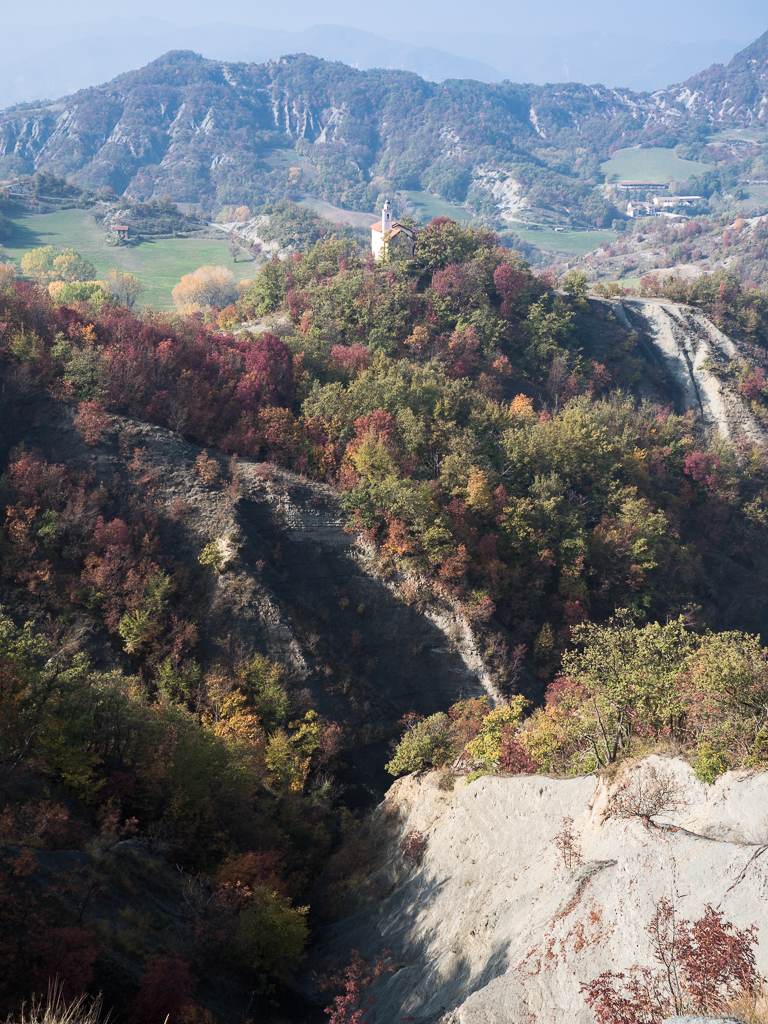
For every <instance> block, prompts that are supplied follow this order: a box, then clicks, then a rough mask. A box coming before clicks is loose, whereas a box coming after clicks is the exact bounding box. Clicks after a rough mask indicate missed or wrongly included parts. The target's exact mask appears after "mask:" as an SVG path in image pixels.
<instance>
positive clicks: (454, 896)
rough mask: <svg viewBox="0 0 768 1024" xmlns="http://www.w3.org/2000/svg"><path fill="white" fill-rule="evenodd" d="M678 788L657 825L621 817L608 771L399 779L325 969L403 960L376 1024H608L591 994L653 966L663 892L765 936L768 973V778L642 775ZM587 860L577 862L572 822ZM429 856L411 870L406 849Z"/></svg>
mask: <svg viewBox="0 0 768 1024" xmlns="http://www.w3.org/2000/svg"><path fill="white" fill-rule="evenodd" d="M631 770H632V771H633V772H635V773H636V774H637V775H638V777H639V778H645V779H646V781H647V775H648V772H649V771H650V770H653V771H655V772H656V773H657V776H658V777H659V778H663V779H666V780H667V782H668V784H669V787H668V788H669V790H670V793H671V799H667V801H666V803H667V805H668V806H672V807H673V808H674V807H675V805H676V809H672V810H669V811H668V812H667V813H666V814H663V813H662V814H659V815H656V817H654V818H653V821H655V822H656V823H658V824H659V825H661V826H662V827H648V826H647V825H645V824H644V823H643V821H642V819H641V818H639V817H630V818H619V817H616V816H611V815H609V814H608V809H609V801H610V799H611V794H612V792H613V791H615V788H616V784H615V783H614V784H613V787H611V788H609V787H608V786H607V785H606V784H605V783H604V782H603V781H601V780H599V779H596V778H595V777H593V776H588V777H582V778H574V779H552V778H548V777H545V776H517V777H502V776H486V777H484V778H481V779H478V780H477V781H475V782H473V783H470V784H467V783H466V782H465V781H464V780H463V779H459V780H457V781H456V785H455V788H454V790H453V791H447V790H446V789H444V788H440V786H439V782H440V778H441V776H440V775H439V773H436V772H433V773H430V774H428V775H423V776H421V777H416V776H408V777H406V778H403V779H400V780H398V781H397V782H395V783H394V785H393V786H392V787H391V789H390V790H389V792H388V793H387V796H386V798H385V799H384V801H383V802H382V803H381V804H380V805H379V807H378V808H377V810H376V812H375V815H374V824H373V847H374V849H375V850H376V857H377V859H376V861H375V863H373V864H372V865H371V872H370V875H369V877H368V878H367V879H366V881H365V882H364V883H363V884H362V885H360V886H359V887H358V889H357V890H356V894H355V896H354V897H353V898H352V899H351V900H350V901H349V903H348V904H347V906H346V907H345V908H344V911H343V913H342V916H341V919H340V920H339V921H337V922H336V923H335V924H334V925H333V926H331V927H329V928H327V929H326V931H325V933H324V935H323V936H322V937H321V944H320V950H319V953H318V958H320V959H321V958H323V957H340V956H344V955H347V954H348V952H349V950H350V949H352V948H354V949H357V950H359V951H360V952H361V953H363V955H364V956H366V957H367V958H369V959H370V960H372V959H373V958H374V957H375V956H376V955H377V954H378V953H380V952H381V951H382V950H385V949H390V950H392V955H393V959H394V961H395V963H396V964H397V966H398V969H397V970H396V972H395V973H392V974H389V975H386V976H384V977H383V978H382V979H381V980H380V981H379V983H378V984H377V986H376V996H377V1001H376V1004H375V1009H374V1015H373V1019H374V1020H375V1021H376V1022H377V1024H391V1022H394V1021H404V1020H406V1019H409V1018H410V1019H415V1020H416V1021H417V1022H418V1024H428V1022H437V1021H440V1022H442V1024H502V1022H503V1024H593V1021H594V1016H593V1014H592V1011H591V1010H590V1008H589V1007H588V1005H587V1004H586V1002H585V999H584V995H583V993H582V992H581V991H580V989H581V986H582V985H583V984H584V983H586V982H590V981H591V980H592V979H594V978H595V977H597V975H599V974H600V973H602V972H603V971H608V970H610V971H621V970H626V969H627V968H629V967H631V966H632V965H634V964H639V965H648V966H654V961H653V953H652V948H651V944H650V939H649V936H648V933H647V931H646V927H647V925H648V922H649V920H650V918H651V915H652V914H653V912H654V902H655V901H658V900H659V899H660V898H661V897H666V898H668V899H669V900H671V901H673V902H674V903H675V905H676V907H677V910H678V913H679V915H680V917H681V918H684V919H688V920H695V919H696V918H698V917H700V916H701V915H702V913H703V912H704V909H705V906H706V905H707V904H710V905H711V906H712V907H714V908H715V909H716V910H720V911H722V913H723V915H724V918H725V920H726V921H730V922H732V923H733V924H734V925H735V926H736V927H738V928H747V927H749V926H751V925H756V926H757V927H758V939H759V940H762V941H761V942H760V945H759V946H758V947H757V951H756V955H757V966H758V969H759V970H760V972H761V973H762V974H768V901H767V897H768V855H767V854H766V851H768V845H766V844H768V773H766V774H760V773H756V772H746V771H741V772H729V773H727V774H725V775H724V776H722V777H721V778H719V779H718V780H717V781H716V782H715V784H714V785H712V786H708V785H705V784H704V783H702V782H700V781H699V780H698V779H696V777H695V776H694V774H693V771H692V769H691V767H690V766H689V765H688V764H687V763H686V762H685V761H683V760H681V759H667V758H660V757H657V756H653V757H650V758H648V759H647V760H645V761H642V762H639V763H638V764H637V765H635V766H634V767H633V768H632V769H631ZM568 817H569V818H572V819H573V826H572V828H573V831H574V832H575V833H576V835H577V842H578V845H579V846H580V849H581V856H580V858H579V862H578V863H576V862H575V861H574V862H573V863H572V864H571V866H570V867H569V866H567V864H566V863H565V862H564V857H563V855H562V852H561V851H560V850H559V849H558V847H557V844H556V838H557V836H558V834H559V833H560V832H561V831H562V829H563V821H564V819H565V818H568ZM414 829H416V830H418V831H419V832H420V833H422V834H423V836H424V838H425V840H426V845H425V847H424V853H423V859H422V861H421V863H420V864H419V865H417V866H411V865H409V863H408V862H407V861H406V860H405V859H404V858H403V855H402V852H401V845H402V843H403V840H404V838H405V837H406V836H407V835H408V834H409V833H410V832H412V830H414Z"/></svg>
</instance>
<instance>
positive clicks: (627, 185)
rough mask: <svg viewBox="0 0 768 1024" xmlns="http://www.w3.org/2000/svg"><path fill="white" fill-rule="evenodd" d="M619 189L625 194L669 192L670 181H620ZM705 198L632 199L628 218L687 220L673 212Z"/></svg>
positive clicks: (658, 197)
mask: <svg viewBox="0 0 768 1024" xmlns="http://www.w3.org/2000/svg"><path fill="white" fill-rule="evenodd" d="M617 188H620V189H623V190H624V191H625V192H632V191H635V190H637V191H640V190H642V191H643V192H647V191H648V190H649V189H659V190H661V191H665V192H667V191H669V182H668V181H620V182H619V183H618V185H617ZM702 199H703V196H669V195H667V196H654V197H653V199H652V200H650V201H646V200H637V199H630V201H629V202H628V203H627V216H628V217H667V218H669V219H670V220H685V216H684V215H683V214H682V213H673V212H671V211H673V210H675V209H677V208H678V207H680V206H693V204H694V203H698V202H701V201H702Z"/></svg>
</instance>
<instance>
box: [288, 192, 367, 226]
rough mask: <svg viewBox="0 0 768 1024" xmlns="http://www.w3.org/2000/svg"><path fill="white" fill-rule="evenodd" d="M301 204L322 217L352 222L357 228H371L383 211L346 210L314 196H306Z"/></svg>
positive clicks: (341, 221)
mask: <svg viewBox="0 0 768 1024" xmlns="http://www.w3.org/2000/svg"><path fill="white" fill-rule="evenodd" d="M301 205H302V206H306V207H308V208H309V209H310V210H312V211H313V212H314V213H316V214H318V216H320V217H324V218H325V219H326V220H331V221H333V222H334V223H336V224H351V225H352V227H355V228H369V227H370V226H371V224H373V223H374V222H375V221H376V219H377V217H381V211H379V213H378V214H376V213H359V212H358V211H356V210H344V209H342V208H341V207H340V206H333V204H332V203H326V201H325V200H324V199H315V198H314V196H305V197H304V199H302V200H301Z"/></svg>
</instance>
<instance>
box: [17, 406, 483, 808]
mask: <svg viewBox="0 0 768 1024" xmlns="http://www.w3.org/2000/svg"><path fill="white" fill-rule="evenodd" d="M73 416H74V413H73V411H72V410H71V409H69V408H67V407H65V406H58V405H56V404H55V403H53V402H51V401H50V400H48V399H34V400H31V404H30V406H29V408H28V409H27V410H26V414H25V416H24V418H23V421H21V422H16V423H15V424H8V425H6V427H5V429H0V461H2V462H4V460H5V459H7V457H8V454H9V452H10V450H11V447H12V445H15V444H19V443H20V442H23V443H24V444H26V446H27V447H28V448H31V449H36V450H39V451H40V452H42V453H43V454H44V455H45V456H46V458H48V459H50V460H51V461H53V462H60V463H66V465H67V466H68V467H69V468H70V469H72V470H75V471H78V472H86V473H93V476H94V482H95V484H98V483H99V482H103V483H104V485H105V487H107V488H108V489H109V488H110V487H111V486H112V483H113V479H114V477H115V476H117V477H118V478H120V479H122V480H123V481H124V482H125V483H126V485H128V486H129V487H131V488H133V489H135V490H136V491H137V492H138V493H140V494H141V495H142V498H143V500H147V501H150V502H152V503H153V506H154V508H155V509H156V510H157V511H158V512H159V513H160V515H161V543H162V548H163V553H164V555H165V556H168V557H170V558H172V559H175V560H177V561H178V562H179V563H182V564H185V565H186V566H187V567H188V569H189V571H190V573H191V586H192V587H193V588H194V589H195V591H196V594H197V596H198V597H199V600H200V602H201V604H200V615H199V616H198V618H199V621H200V623H201V643H200V650H199V652H198V653H197V656H198V658H200V659H201V660H202V661H203V662H204V663H205V664H206V665H208V666H209V665H212V664H216V663H217V662H219V661H224V662H227V661H233V660H238V659H240V658H247V657H248V656H249V655H252V654H253V653H254V652H256V651H258V652H260V653H263V654H266V655H268V656H269V657H271V658H273V659H275V660H277V661H279V662H280V663H281V664H282V665H284V666H285V669H286V681H287V683H288V685H289V687H290V689H291V693H292V696H293V697H294V703H295V706H296V707H297V709H299V710H301V709H302V707H303V705H309V704H311V706H313V707H315V708H316V709H317V710H318V711H319V712H320V713H321V714H322V715H324V716H325V717H327V718H329V719H334V720H336V721H338V722H339V723H340V724H342V725H343V726H344V727H345V732H346V736H347V739H348V741H349V743H350V744H351V750H350V753H349V761H350V770H349V771H348V772H347V773H346V774H345V776H344V779H343V781H344V783H345V784H346V785H347V786H348V787H349V789H348V793H347V799H348V800H349V802H351V803H354V802H356V801H357V800H358V799H359V800H360V801H361V802H367V801H368V800H370V798H371V796H375V798H376V799H380V798H381V796H382V795H383V793H384V791H385V790H386V788H387V786H388V785H389V784H390V782H391V781H392V780H391V776H389V775H387V774H386V772H385V771H384V765H385V764H386V762H387V761H388V759H389V741H390V739H391V738H392V737H393V736H395V735H399V730H398V728H397V721H398V719H399V718H400V717H401V716H402V715H403V714H404V713H406V712H408V711H418V712H420V713H422V714H425V715H428V714H432V713H433V712H434V711H435V710H436V709H439V708H446V707H448V706H449V705H450V704H451V703H453V702H454V701H456V700H458V699H459V697H460V696H465V697H467V696H473V695H478V694H484V693H489V694H491V696H493V695H494V690H493V684H492V680H491V678H490V676H489V675H488V673H487V672H486V670H485V668H484V665H483V661H482V657H481V655H480V652H479V651H478V649H477V647H476V645H475V641H474V638H473V636H472V633H471V630H470V629H469V628H468V627H467V625H466V623H465V622H464V621H463V620H462V619H461V617H460V616H458V615H457V614H456V613H455V611H454V610H453V609H452V608H451V606H450V605H449V604H448V603H447V602H443V603H439V602H435V601H434V600H431V601H429V602H421V601H420V600H419V599H418V596H417V591H418V588H415V589H414V588H411V590H410V591H409V594H416V600H412V599H411V598H410V597H409V600H410V603H408V602H407V601H406V600H404V599H403V590H402V586H401V585H400V583H402V581H400V583H398V581H397V579H394V580H389V581H387V580H383V579H381V578H380V577H379V576H377V575H376V573H375V566H374V563H373V559H372V557H371V554H370V552H369V551H367V550H366V549H365V548H364V547H361V546H360V545H359V544H357V543H356V541H355V537H354V536H353V535H352V534H350V533H348V532H346V531H345V524H346V521H347V520H346V516H345V515H344V513H343V511H342V510H341V508H340V507H339V503H338V495H337V494H336V493H335V492H334V491H333V490H332V489H331V488H330V487H328V486H326V485H324V484H317V483H314V482H312V481H310V480H307V479H306V478H303V477H300V476H298V475H297V474H294V473H290V472H288V471H285V470H281V469H278V468H277V467H274V466H267V465H266V464H259V463H254V462H251V461H249V460H246V459H240V460H237V462H236V466H235V469H236V473H237V474H238V476H239V482H238V484H237V486H236V487H233V486H232V480H231V471H232V466H231V465H230V460H229V458H228V457H227V456H225V455H223V454H222V453H220V452H217V451H215V450H213V449H210V450H208V455H209V457H210V458H213V459H215V460H216V461H217V462H218V465H219V469H220V480H219V482H216V483H213V484H206V483H205V481H203V480H201V479H200V477H199V475H198V474H196V472H195V460H196V459H197V458H198V456H199V455H200V454H201V449H200V448H198V447H196V446H195V445H192V444H188V443H187V442H186V441H184V440H183V439H182V438H181V437H179V436H178V435H176V434H173V433H172V432H170V431H167V430H163V429H162V428H160V427H155V426H151V425H148V424H146V423H140V422H137V421H133V420H128V419H125V418H123V417H118V416H115V417H112V418H111V421H112V427H111V429H110V430H109V431H108V432H107V434H106V435H105V437H104V439H103V440H102V442H101V443H100V444H98V445H97V446H95V447H88V446H86V445H85V444H84V443H83V442H82V440H81V438H80V437H79V435H78V433H77V431H76V430H75V429H74V428H73V425H72V421H73ZM2 427H3V424H0V428H2ZM137 452H138V453H139V461H140V462H141V465H142V467H143V468H142V470H141V472H139V473H137V472H135V471H134V470H132V469H131V468H130V467H131V464H132V463H133V462H134V460H135V458H136V453H137ZM179 502H181V503H182V505H183V508H184V510H185V511H184V512H183V514H181V515H176V516H174V517H173V518H170V517H169V516H168V512H169V510H170V509H171V508H172V507H173V506H174V503H179ZM212 540H219V541H220V542H222V543H223V544H224V545H225V546H226V549H227V558H228V564H227V566H226V569H225V571H224V572H223V573H221V574H220V575H216V574H212V573H210V572H209V573H208V574H205V573H204V572H203V570H202V569H201V566H200V565H199V563H198V558H199V555H200V553H201V551H202V550H203V548H204V547H205V546H206V545H207V544H208V543H209V542H211V541H212ZM411 582H412V583H413V582H414V581H411ZM16 599H17V598H16V596H14V595H11V594H10V592H9V594H7V595H5V596H3V593H2V592H1V591H0V603H3V602H4V601H5V602H6V603H7V602H9V601H10V602H11V603H13V602H14V601H15V600H16ZM22 617H23V615H22ZM71 633H72V635H71V636H69V637H68V638H67V639H68V640H71V641H73V642H75V643H76V644H77V643H81V644H83V645H85V646H86V647H87V649H88V651H89V653H90V654H91V656H92V657H93V658H94V660H95V661H96V662H97V665H98V667H99V668H109V667H117V666H121V667H123V668H125V669H126V670H128V671H130V670H131V664H130V659H128V658H127V657H126V656H125V655H124V654H123V653H122V651H121V649H120V643H119V641H118V640H117V638H112V639H110V638H108V637H107V635H106V633H103V634H100V635H98V636H97V635H95V633H94V630H93V628H92V627H91V626H87V627H86V626H85V624H83V623H82V622H79V620H75V621H74V622H73V624H72V626H71Z"/></svg>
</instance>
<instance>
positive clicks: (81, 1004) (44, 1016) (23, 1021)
mask: <svg viewBox="0 0 768 1024" xmlns="http://www.w3.org/2000/svg"><path fill="white" fill-rule="evenodd" d="M5 1024H109V1014H107V1016H106V1017H104V1018H103V1020H102V1016H101V996H97V997H96V998H95V999H92V998H91V997H90V996H87V995H82V996H80V998H79V999H74V1000H73V1001H72V1002H66V1001H65V1000H64V998H63V997H62V994H61V989H60V988H59V986H58V985H57V984H53V985H52V986H51V988H50V989H49V991H48V998H47V999H46V1000H45V1002H44V1003H43V1002H41V1001H40V1000H39V999H36V998H35V999H33V1000H32V1003H31V1004H30V1006H29V1009H27V1008H26V1007H25V1006H22V1008H21V1013H20V1014H19V1016H18V1017H8V1018H7V1020H6V1022H5Z"/></svg>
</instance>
